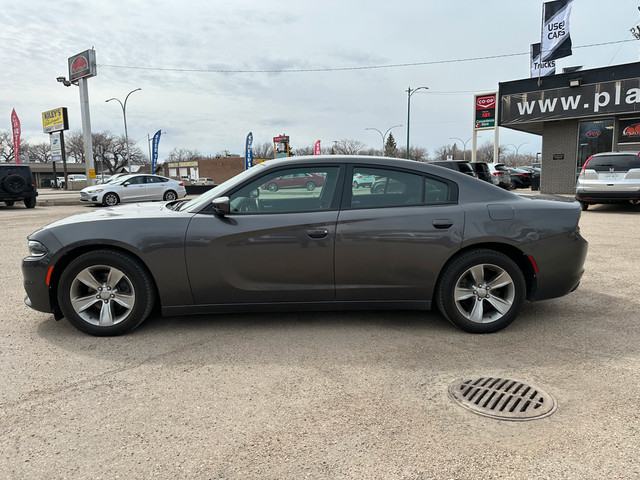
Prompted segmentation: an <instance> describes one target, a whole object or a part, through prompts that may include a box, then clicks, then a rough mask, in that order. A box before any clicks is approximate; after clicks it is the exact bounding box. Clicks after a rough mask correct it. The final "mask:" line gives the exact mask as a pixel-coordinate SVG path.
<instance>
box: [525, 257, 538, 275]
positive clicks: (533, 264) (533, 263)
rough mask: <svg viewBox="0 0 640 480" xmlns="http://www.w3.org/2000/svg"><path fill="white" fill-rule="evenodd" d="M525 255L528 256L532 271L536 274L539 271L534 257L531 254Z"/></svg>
mask: <svg viewBox="0 0 640 480" xmlns="http://www.w3.org/2000/svg"><path fill="white" fill-rule="evenodd" d="M527 257H529V261H530V262H531V266H532V267H533V273H535V274H536V275H537V274H538V272H539V270H538V264H537V263H536V261H535V259H534V258H533V257H532V256H531V255H527Z"/></svg>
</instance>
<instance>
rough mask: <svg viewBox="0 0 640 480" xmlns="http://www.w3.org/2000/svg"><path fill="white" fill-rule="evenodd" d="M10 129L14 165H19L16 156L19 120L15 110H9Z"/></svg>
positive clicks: (18, 140) (18, 142)
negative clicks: (11, 132)
mask: <svg viewBox="0 0 640 480" xmlns="http://www.w3.org/2000/svg"><path fill="white" fill-rule="evenodd" d="M11 129H12V130H13V154H14V156H15V159H16V164H18V163H20V158H19V157H18V154H19V153H20V133H21V132H20V119H19V118H18V114H17V113H16V109H15V108H14V109H13V110H11Z"/></svg>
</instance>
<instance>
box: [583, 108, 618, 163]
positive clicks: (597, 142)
mask: <svg viewBox="0 0 640 480" xmlns="http://www.w3.org/2000/svg"><path fill="white" fill-rule="evenodd" d="M612 148H613V119H607V120H596V121H591V122H580V131H579V134H578V159H577V167H578V171H580V169H581V168H582V166H583V165H584V162H586V161H587V159H588V158H589V157H590V156H591V155H595V154H596V153H600V152H610V151H611V150H612Z"/></svg>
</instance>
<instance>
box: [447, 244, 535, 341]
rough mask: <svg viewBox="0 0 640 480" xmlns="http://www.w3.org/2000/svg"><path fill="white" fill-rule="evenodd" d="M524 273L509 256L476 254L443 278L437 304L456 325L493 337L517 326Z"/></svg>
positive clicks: (449, 269) (469, 254) (463, 257)
mask: <svg viewBox="0 0 640 480" xmlns="http://www.w3.org/2000/svg"><path fill="white" fill-rule="evenodd" d="M525 295H526V285H525V281H524V276H523V274H522V271H521V270H520V268H519V267H518V265H516V263H515V262H514V261H513V260H511V259H510V258H509V257H507V256H506V255H504V254H502V253H499V252H495V251H493V250H485V249H482V250H472V251H469V252H467V253H464V254H462V255H460V256H459V257H458V258H456V259H455V260H454V261H453V262H451V263H450V264H449V265H448V266H447V267H446V268H445V271H444V272H443V274H442V277H441V279H440V281H439V284H438V288H437V291H436V301H437V304H438V307H439V308H440V311H441V312H442V314H443V315H444V316H445V317H446V318H447V319H448V320H449V321H450V322H451V323H453V324H454V325H456V326H457V327H459V328H461V329H462V330H465V331H467V332H471V333H492V332H496V331H498V330H501V329H503V328H505V327H506V326H507V325H509V324H510V323H511V322H513V321H514V320H515V319H516V317H517V316H518V313H519V312H520V308H521V307H522V304H523V303H524V299H525Z"/></svg>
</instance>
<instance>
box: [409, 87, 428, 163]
mask: <svg viewBox="0 0 640 480" xmlns="http://www.w3.org/2000/svg"><path fill="white" fill-rule="evenodd" d="M420 89H424V90H429V87H418V88H414V89H413V90H412V89H411V87H409V88H408V89H407V160H409V123H410V121H411V95H413V94H414V93H416V92H417V91H418V90H420Z"/></svg>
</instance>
